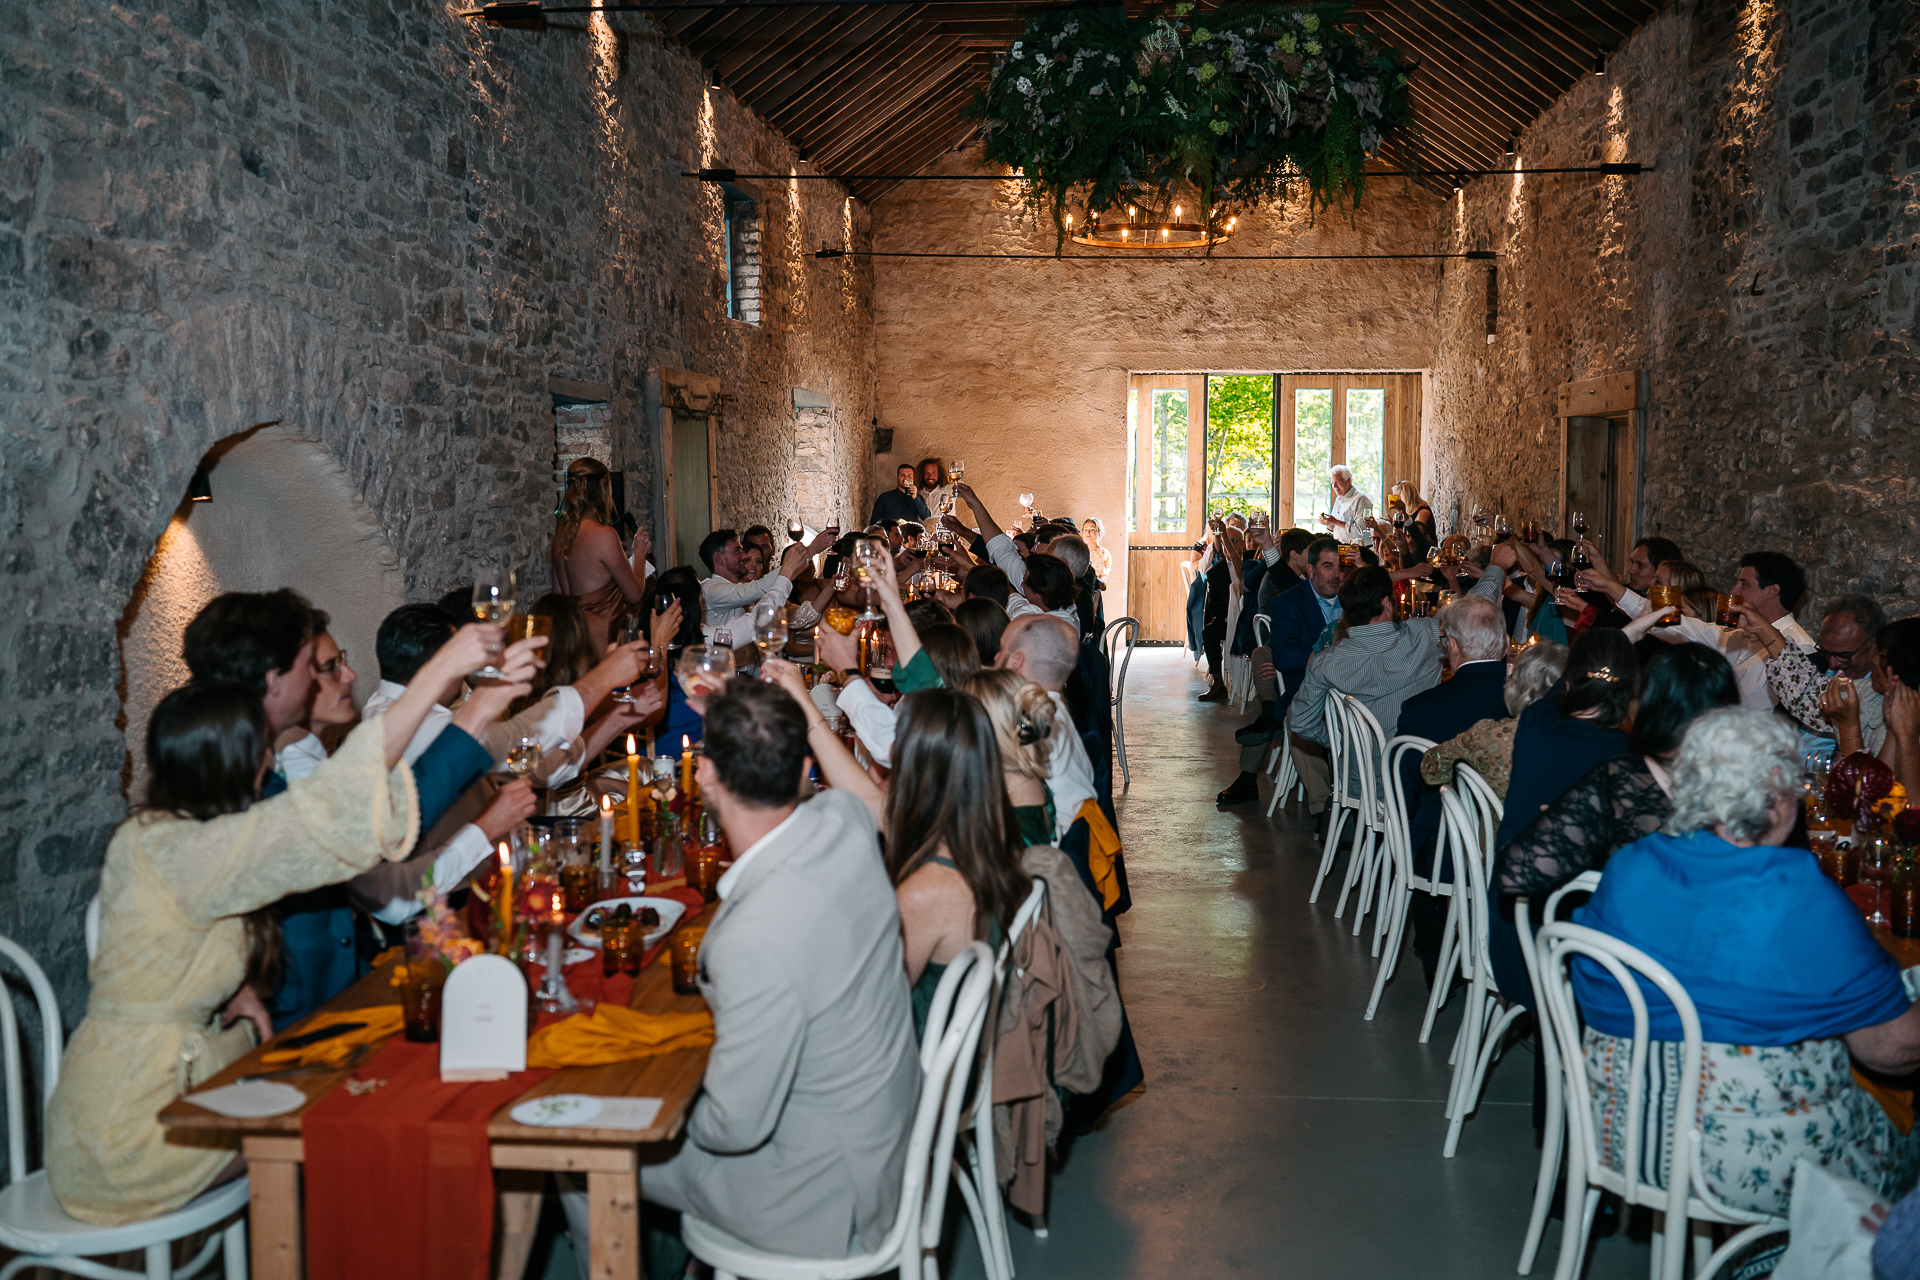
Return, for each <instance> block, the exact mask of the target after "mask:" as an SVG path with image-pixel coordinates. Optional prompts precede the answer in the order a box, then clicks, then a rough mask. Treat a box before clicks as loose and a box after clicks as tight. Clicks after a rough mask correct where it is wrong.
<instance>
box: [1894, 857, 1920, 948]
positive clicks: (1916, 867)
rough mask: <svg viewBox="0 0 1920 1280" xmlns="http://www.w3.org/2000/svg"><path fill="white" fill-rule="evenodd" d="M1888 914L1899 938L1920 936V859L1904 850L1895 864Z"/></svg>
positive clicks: (1895, 934)
mask: <svg viewBox="0 0 1920 1280" xmlns="http://www.w3.org/2000/svg"><path fill="white" fill-rule="evenodd" d="M1888 905H1889V911H1888V914H1889V915H1890V916H1891V917H1892V921H1893V933H1894V936H1895V937H1898V938H1916V937H1920V860H1917V859H1916V858H1915V856H1914V853H1913V851H1912V850H1906V851H1903V852H1902V853H1901V854H1900V855H1899V856H1898V857H1897V858H1896V859H1895V860H1894V864H1893V891H1892V894H1891V901H1890V902H1889V904H1888Z"/></svg>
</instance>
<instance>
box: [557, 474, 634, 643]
mask: <svg viewBox="0 0 1920 1280" xmlns="http://www.w3.org/2000/svg"><path fill="white" fill-rule="evenodd" d="M614 520H615V516H614V513H613V473H612V472H611V471H608V470H607V467H606V464H605V463H603V462H601V461H600V460H599V459H598V458H575V459H574V460H573V461H572V462H570V463H568V464H567V488H566V493H565V494H564V495H563V496H562V497H561V499H560V515H559V518H558V519H557V520H556V521H555V522H554V526H553V586H554V590H556V591H560V592H563V593H565V594H567V595H570V596H572V597H573V598H574V600H575V601H577V602H578V603H579V605H580V607H581V608H582V609H585V610H586V611H587V625H588V626H589V627H590V628H591V630H592V633H593V649H594V652H595V653H605V652H606V649H607V637H608V636H609V635H610V634H611V633H612V631H613V628H614V626H615V625H616V624H617V623H618V622H619V620H620V619H621V618H623V617H624V616H625V615H626V613H627V610H628V609H629V608H630V607H631V606H633V605H636V604H638V603H639V602H640V597H641V596H642V595H644V594H646V578H647V573H648V568H647V552H648V550H649V549H650V545H649V542H648V539H647V534H646V530H644V529H642V530H641V531H639V532H638V533H636V534H634V535H633V555H632V556H631V557H629V556H628V555H627V553H626V552H625V551H624V550H623V549H622V548H621V546H620V531H619V529H618V528H616V527H615V525H614Z"/></svg>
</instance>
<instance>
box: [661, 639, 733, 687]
mask: <svg viewBox="0 0 1920 1280" xmlns="http://www.w3.org/2000/svg"><path fill="white" fill-rule="evenodd" d="M674 676H675V677H676V678H677V679H678V680H679V682H680V691H681V692H682V693H684V694H686V695H687V697H689V698H704V697H706V696H707V695H708V694H712V693H718V692H720V690H722V689H724V688H726V686H727V681H728V680H730V679H732V678H733V650H731V649H729V648H727V647H726V646H725V645H718V644H690V645H688V646H687V647H686V648H685V649H683V650H681V651H680V665H679V666H677V667H676V668H674Z"/></svg>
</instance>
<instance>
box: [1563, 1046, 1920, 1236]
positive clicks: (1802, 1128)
mask: <svg viewBox="0 0 1920 1280" xmlns="http://www.w3.org/2000/svg"><path fill="white" fill-rule="evenodd" d="M1632 1049H1633V1041H1632V1040H1630V1039H1625V1038H1622V1037H1617V1036H1610V1035H1605V1034H1603V1033H1601V1032H1599V1031H1595V1030H1594V1029H1593V1028H1591V1027H1589V1028H1587V1032H1586V1051H1587V1053H1586V1066H1587V1080H1588V1082H1589V1084H1590V1085H1591V1088H1592V1099H1593V1109H1594V1128H1595V1131H1596V1134H1597V1135H1598V1138H1599V1143H1600V1151H1601V1155H1602V1158H1603V1159H1604V1160H1605V1161H1606V1163H1607V1166H1608V1167H1609V1168H1612V1169H1614V1170H1616V1171H1617V1170H1620V1169H1622V1168H1624V1164H1625V1160H1626V1149H1627V1127H1626V1126H1627V1114H1626V1112H1627V1087H1628V1084H1629V1082H1630V1075H1629V1059H1630V1055H1631V1053H1632ZM1652 1049H1653V1052H1652V1053H1650V1054H1649V1055H1648V1059H1649V1061H1648V1068H1647V1069H1648V1076H1649V1081H1648V1084H1649V1094H1648V1104H1647V1121H1648V1123H1647V1124H1646V1125H1645V1132H1643V1133H1642V1135H1641V1148H1640V1151H1641V1155H1640V1167H1641V1173H1640V1176H1641V1178H1642V1179H1643V1180H1645V1181H1647V1182H1649V1183H1651V1184H1653V1185H1655V1186H1665V1185H1666V1174H1665V1170H1666V1168H1667V1160H1668V1154H1669V1150H1670V1146H1669V1144H1670V1143H1671V1141H1672V1137H1673V1116H1674V1111H1675V1109H1676V1107H1677V1105H1678V1103H1679V1098H1680V1092H1679V1091H1680V1088H1681V1087H1682V1083H1683V1082H1682V1081H1681V1079H1680V1051H1681V1046H1680V1044H1679V1043H1678V1042H1676V1041H1671V1040H1664V1041H1655V1042H1654V1044H1653V1046H1652ZM1656 1117H1658V1120H1657V1123H1656V1122H1655V1118H1656ZM1696 1123H1697V1124H1698V1125H1699V1128H1700V1135H1701V1142H1700V1171H1701V1173H1702V1175H1704V1177H1705V1179H1706V1182H1707V1186H1708V1187H1709V1188H1710V1189H1711V1190H1712V1191H1713V1193H1714V1194H1715V1195H1717V1196H1719V1197H1720V1198H1721V1199H1722V1200H1723V1201H1725V1202H1726V1203H1727V1204H1729V1205H1731V1206H1733V1207H1734V1208H1736V1209H1750V1210H1754V1211H1756V1212H1759V1213H1769V1214H1773V1215H1775V1216H1777V1217H1782V1218H1784V1217H1786V1216H1787V1208H1788V1206H1789V1204H1790V1203H1791V1202H1792V1199H1793V1165H1794V1162H1795V1161H1796V1160H1802V1159H1804V1160H1807V1161H1809V1162H1811V1163H1813V1164H1816V1165H1820V1166H1821V1167H1823V1168H1825V1169H1827V1170H1828V1171H1829V1172H1830V1173H1832V1174H1834V1175H1835V1176H1836V1177H1841V1178H1850V1179H1852V1180H1853V1181H1855V1182H1858V1183H1861V1184H1862V1185H1864V1186H1867V1187H1870V1188H1872V1189H1873V1192H1874V1194H1875V1195H1877V1196H1878V1197H1879V1198H1880V1199H1882V1200H1885V1201H1887V1202H1888V1203H1892V1202H1893V1201H1894V1200H1897V1199H1898V1198H1899V1197H1901V1196H1902V1195H1904V1194H1905V1193H1906V1192H1907V1191H1908V1190H1910V1189H1911V1188H1912V1187H1913V1185H1914V1181H1915V1178H1916V1176H1917V1175H1920V1126H1916V1127H1915V1129H1914V1132H1912V1133H1901V1132H1900V1130H1899V1129H1898V1128H1897V1127H1896V1126H1895V1125H1894V1123H1893V1121H1892V1120H1890V1119H1888V1117H1887V1113H1886V1112H1885V1111H1884V1110H1882V1109H1881V1107H1880V1104H1879V1103H1878V1102H1876V1101H1874V1099H1873V1098H1872V1096H1870V1095H1869V1094H1868V1093H1867V1092H1866V1090H1864V1089H1862V1088H1861V1087H1860V1086H1859V1085H1858V1084H1857V1083H1855V1081H1854V1078H1853V1072H1852V1069H1851V1060H1850V1059H1849V1057H1848V1054H1847V1046H1846V1043H1845V1042H1844V1041H1842V1040H1840V1039H1838V1038H1837V1037H1836V1038H1832V1039H1823V1040H1804V1041H1802V1042H1800V1043H1799V1044H1790V1045H1777V1046H1762V1045H1737V1044H1715V1043H1709V1044H1706V1045H1704V1046H1702V1054H1701V1059H1700V1097H1699V1114H1698V1119H1697V1121H1696Z"/></svg>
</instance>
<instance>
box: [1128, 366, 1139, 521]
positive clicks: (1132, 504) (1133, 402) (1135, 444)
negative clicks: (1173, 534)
mask: <svg viewBox="0 0 1920 1280" xmlns="http://www.w3.org/2000/svg"><path fill="white" fill-rule="evenodd" d="M1139 477H1140V392H1139V390H1138V389H1137V388H1134V387H1128V388H1127V532H1128V533H1138V532H1139V531H1140V493H1139Z"/></svg>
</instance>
